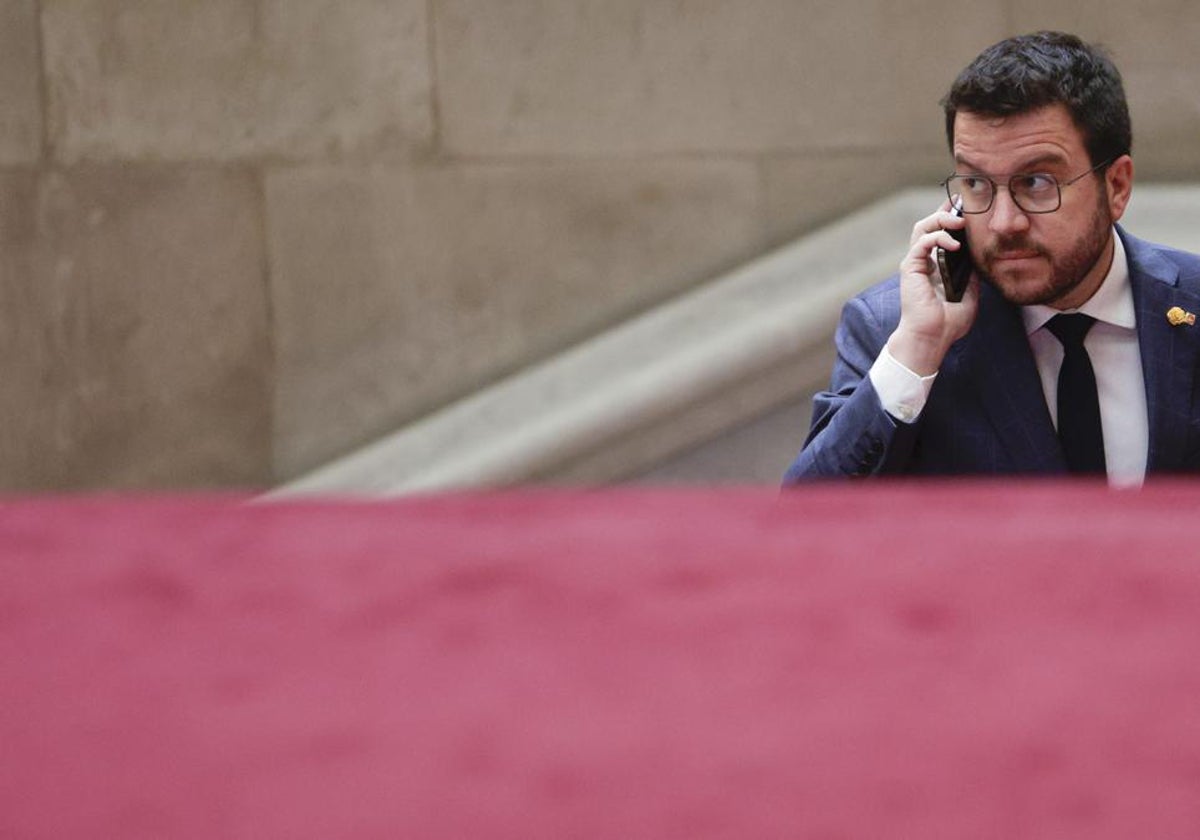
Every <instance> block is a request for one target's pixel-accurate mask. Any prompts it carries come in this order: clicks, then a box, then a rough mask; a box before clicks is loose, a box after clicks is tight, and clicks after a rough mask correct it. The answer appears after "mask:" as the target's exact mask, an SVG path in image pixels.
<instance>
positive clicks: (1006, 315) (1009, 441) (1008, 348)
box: [961, 283, 1066, 473]
mask: <svg viewBox="0 0 1200 840" xmlns="http://www.w3.org/2000/svg"><path fill="white" fill-rule="evenodd" d="M961 364H962V365H963V370H964V372H966V373H965V375H967V376H969V377H970V379H971V382H972V384H973V386H974V389H975V391H976V394H977V396H978V398H979V401H980V403H981V404H982V405H983V408H984V412H983V413H984V416H985V417H987V418H988V421H989V422H990V423H991V424H992V426H993V428H994V429H995V432H996V434H997V436H998V437H999V438H1000V440H1001V441H1002V443H1003V446H1004V449H1005V451H1006V452H1007V453H1008V454H1009V455H1010V456H1011V457H1012V459H1013V467H1014V469H1015V470H1016V471H1018V472H1034V473H1038V472H1042V473H1045V472H1049V473H1057V472H1064V471H1065V470H1066V463H1065V461H1064V460H1063V456H1062V449H1061V447H1060V446H1059V442H1058V435H1057V434H1056V433H1055V431H1054V422H1053V420H1051V418H1050V410H1049V409H1048V408H1047V407H1046V397H1045V395H1044V394H1043V393H1042V382H1041V378H1040V377H1039V376H1038V372H1037V365H1036V364H1035V363H1034V360H1033V351H1032V350H1031V349H1030V347H1029V338H1028V336H1026V334H1025V324H1024V322H1023V321H1022V320H1021V313H1020V310H1019V309H1018V308H1017V307H1015V306H1012V305H1011V304H1009V303H1008V302H1007V301H1005V300H1004V298H1003V297H1001V295H1000V293H999V292H998V291H996V290H995V289H994V288H993V287H992V286H991V285H990V284H988V283H983V284H981V288H980V301H979V314H978V316H976V320H975V324H974V326H973V328H972V329H971V331H970V332H969V333H968V334H967V337H966V338H965V339H964V340H963V341H962V358H961Z"/></svg>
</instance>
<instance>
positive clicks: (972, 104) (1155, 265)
mask: <svg viewBox="0 0 1200 840" xmlns="http://www.w3.org/2000/svg"><path fill="white" fill-rule="evenodd" d="M942 105H943V108H944V109H945V114H946V132H947V137H948V140H949V144H950V149H951V152H952V154H953V156H954V172H955V174H954V175H953V176H951V177H950V178H948V179H947V181H946V191H947V199H946V201H945V202H943V204H942V205H941V207H939V208H938V210H937V211H936V212H934V213H932V214H931V215H929V216H927V217H926V218H924V219H922V220H921V221H919V222H917V224H916V225H915V226H914V228H913V233H912V240H911V248H910V250H909V251H908V253H907V255H905V257H904V259H903V261H902V262H901V263H900V272H899V274H898V275H895V276H893V277H892V278H890V279H889V280H886V281H885V282H883V283H882V284H880V285H878V286H875V287H873V288H871V289H868V290H867V291H865V292H863V293H862V294H861V295H859V296H858V297H856V298H854V299H853V300H851V301H850V302H849V303H847V304H846V306H845V308H844V309H843V312H842V319H841V323H840V324H839V326H838V330H837V336H836V344H837V351H838V356H837V361H836V363H835V365H834V370H833V376H832V382H831V385H830V388H829V390H828V391H826V392H824V393H821V394H818V395H817V396H816V397H815V399H814V409H813V420H812V427H811V430H810V432H809V436H808V439H807V441H806V442H805V446H804V449H803V450H802V451H801V453H800V456H799V457H798V458H797V459H796V461H795V463H793V464H792V466H791V468H790V469H789V470H788V472H787V475H786V477H785V482H788V483H792V482H797V481H800V480H803V479H805V478H809V477H818V476H841V475H885V474H934V475H937V474H940V475H970V474H1056V473H1068V472H1071V473H1081V474H1089V473H1090V474H1095V475H1107V478H1108V480H1109V482H1110V483H1111V484H1113V485H1118V486H1130V485H1138V484H1140V483H1141V482H1142V481H1143V480H1144V478H1145V476H1146V475H1147V474H1148V473H1163V472H1179V471H1189V470H1196V469H1200V387H1197V383H1196V382H1195V381H1194V380H1195V378H1196V368H1197V365H1198V363H1200V325H1197V324H1196V323H1195V313H1200V257H1197V256H1195V255H1191V254H1187V253H1183V252H1180V251H1175V250H1172V249H1168V248H1164V247H1162V246H1158V245H1153V244H1150V243H1147V242H1143V241H1141V240H1139V239H1136V238H1134V237H1133V236H1131V235H1129V234H1128V233H1126V232H1125V231H1124V230H1123V229H1122V228H1120V227H1119V226H1117V225H1116V223H1117V221H1118V220H1119V219H1120V218H1121V216H1122V214H1123V213H1124V211H1125V207H1126V205H1127V204H1128V202H1129V198H1130V194H1131V191H1132V187H1133V160H1132V158H1131V157H1130V150H1131V144H1132V137H1131V131H1130V123H1129V112H1128V107H1127V105H1126V102H1125V94H1124V90H1123V87H1122V83H1121V77H1120V74H1119V73H1118V71H1117V69H1116V68H1115V67H1114V66H1113V64H1112V62H1111V61H1110V60H1109V59H1108V58H1107V56H1105V55H1104V54H1103V53H1102V52H1101V51H1099V50H1098V49H1096V48H1094V47H1092V46H1089V45H1087V44H1084V43H1083V42H1082V41H1080V40H1079V39H1078V38H1076V37H1074V36H1072V35H1066V34H1063V33H1055V32H1040V33H1037V34H1034V35H1026V36H1021V37H1017V38H1011V39H1008V40H1005V41H1002V42H1000V43H999V44H996V45H994V46H992V47H990V48H988V49H987V50H985V51H984V52H983V53H982V54H980V56H979V57H978V58H976V59H975V60H974V61H973V62H972V63H971V64H970V65H969V66H968V67H967V68H966V69H965V70H964V71H963V72H962V73H961V74H960V75H959V77H958V79H956V80H955V82H954V84H953V86H952V87H951V89H950V93H949V94H948V95H947V96H946V98H945V100H944V101H943V103H942ZM952 199H959V200H961V201H962V202H963V208H962V209H963V211H964V214H965V215H963V216H961V217H959V216H956V215H955V214H953V213H952V212H951V206H952V205H951V200H952ZM952 230H965V233H966V240H967V243H968V247H969V250H970V256H971V260H972V261H973V264H974V274H973V276H972V278H971V280H970V281H969V284H968V286H967V288H966V292H965V294H964V295H963V297H962V300H961V301H959V302H949V301H947V300H946V298H945V294H944V292H943V290H942V282H941V279H940V277H939V274H938V271H937V268H936V261H935V260H934V259H931V254H932V252H933V251H934V249H936V248H942V249H945V250H946V251H955V250H958V249H959V245H958V243H957V241H956V240H955V239H954V238H953V237H952V236H951V234H950V232H949V231H952ZM1055 316H1059V317H1055Z"/></svg>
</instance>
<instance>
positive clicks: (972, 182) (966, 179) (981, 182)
mask: <svg viewBox="0 0 1200 840" xmlns="http://www.w3.org/2000/svg"><path fill="white" fill-rule="evenodd" d="M959 180H960V182H961V183H962V188H963V191H964V192H969V193H976V194H978V193H985V192H987V191H988V187H989V186H990V185H989V183H988V179H987V178H976V177H974V176H971V175H964V176H963V177H962V178H961V179H959Z"/></svg>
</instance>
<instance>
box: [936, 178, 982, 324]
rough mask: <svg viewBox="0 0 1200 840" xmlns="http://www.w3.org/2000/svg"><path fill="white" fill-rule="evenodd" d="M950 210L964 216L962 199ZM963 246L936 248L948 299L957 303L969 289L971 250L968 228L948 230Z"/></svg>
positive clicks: (940, 272)
mask: <svg viewBox="0 0 1200 840" xmlns="http://www.w3.org/2000/svg"><path fill="white" fill-rule="evenodd" d="M950 212H951V213H953V214H954V215H955V216H959V217H960V218H961V217H962V199H961V198H959V199H956V200H955V202H954V206H953V207H952V208H950ZM946 232H947V233H949V234H950V235H951V236H953V237H954V238H955V239H956V240H957V241H958V242H959V243H960V244H961V245H962V247H961V248H959V249H958V250H957V251H947V250H945V249H943V248H935V249H934V250H935V251H936V252H937V266H938V273H939V274H941V275H942V288H943V289H945V291H946V300H948V301H950V302H951V303H957V302H958V301H960V300H962V298H963V293H964V292H965V291H966V290H967V282H968V281H969V280H970V279H971V271H972V269H973V266H972V265H971V252H970V251H969V250H967V230H966V228H960V229H958V230H947V231H946Z"/></svg>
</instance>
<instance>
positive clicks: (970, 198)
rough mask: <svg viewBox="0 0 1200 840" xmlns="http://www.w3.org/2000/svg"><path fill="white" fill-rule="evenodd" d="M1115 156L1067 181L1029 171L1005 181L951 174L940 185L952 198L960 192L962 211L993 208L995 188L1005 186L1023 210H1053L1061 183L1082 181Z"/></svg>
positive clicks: (1061, 187) (1059, 195)
mask: <svg viewBox="0 0 1200 840" xmlns="http://www.w3.org/2000/svg"><path fill="white" fill-rule="evenodd" d="M1114 160H1116V158H1109V159H1108V160H1106V161H1104V162H1103V163H1098V164H1096V165H1095V166H1093V167H1092V168H1091V169H1089V170H1088V171H1087V172H1084V173H1083V174H1082V175H1076V176H1075V177H1074V178H1072V179H1071V180H1069V181H1063V182H1062V183H1061V184H1060V183H1059V182H1058V179H1057V178H1055V177H1054V176H1053V175H1051V174H1049V173H1047V172H1029V173H1023V174H1020V175H1013V176H1011V177H1010V178H1009V179H1008V181H1007V182H1006V183H1004V184H1001V183H998V182H997V181H994V180H992V179H991V178H989V177H987V176H986V175H951V176H950V177H949V178H947V179H946V180H945V181H942V186H943V187H945V188H946V195H948V196H949V197H950V200H951V201H953V200H954V197H955V196H956V195H958V196H962V203H963V207H962V211H963V212H964V213H986V212H987V211H989V210H991V209H992V202H994V201H995V200H996V191H997V190H998V189H999V188H1000V187H1004V188H1005V189H1006V190H1008V194H1009V195H1011V196H1012V200H1013V203H1014V204H1016V205H1017V207H1019V208H1021V210H1023V211H1024V212H1026V213H1053V212H1054V211H1055V210H1057V209H1058V208H1059V207H1062V190H1063V187H1069V186H1071V185H1072V184H1074V183H1075V182H1076V181H1081V180H1083V179H1084V178H1086V177H1087V176H1088V175H1091V174H1092V173H1093V172H1095V171H1096V170H1097V169H1103V168H1104V167H1105V166H1108V165H1109V164H1110V163H1112V162H1113V161H1114Z"/></svg>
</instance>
